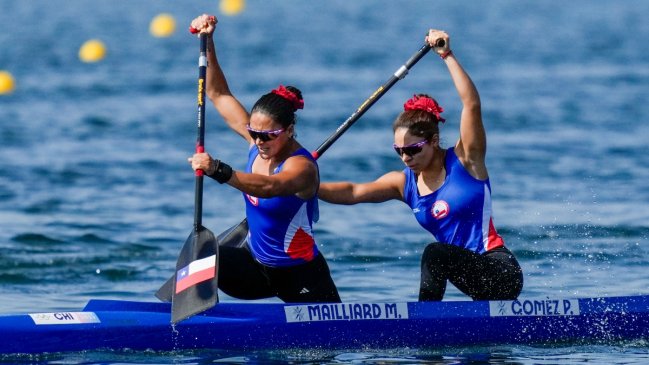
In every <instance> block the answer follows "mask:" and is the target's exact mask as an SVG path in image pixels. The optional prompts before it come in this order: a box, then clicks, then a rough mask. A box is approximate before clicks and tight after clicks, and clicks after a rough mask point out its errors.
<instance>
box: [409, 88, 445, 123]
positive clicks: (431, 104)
mask: <svg viewBox="0 0 649 365" xmlns="http://www.w3.org/2000/svg"><path fill="white" fill-rule="evenodd" d="M403 110H405V111H409V110H423V111H425V112H428V113H432V114H435V116H436V117H437V120H438V121H440V122H442V123H444V122H445V121H446V119H444V118H442V115H441V114H440V113H442V112H443V111H444V109H442V107H441V106H440V105H439V104H437V102H436V101H435V99H433V98H430V97H427V96H417V95H413V97H412V98H410V99H408V101H406V103H405V104H403Z"/></svg>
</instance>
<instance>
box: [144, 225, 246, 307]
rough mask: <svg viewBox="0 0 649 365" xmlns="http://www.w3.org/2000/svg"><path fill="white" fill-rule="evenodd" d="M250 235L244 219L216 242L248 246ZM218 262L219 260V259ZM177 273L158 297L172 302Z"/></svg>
mask: <svg viewBox="0 0 649 365" xmlns="http://www.w3.org/2000/svg"><path fill="white" fill-rule="evenodd" d="M247 237H248V220H247V219H244V220H242V221H241V222H240V223H238V224H235V225H234V226H232V227H230V228H228V229H226V230H225V231H223V232H222V233H221V234H219V235H218V237H216V242H217V243H218V245H219V246H225V247H236V248H244V249H245V247H246V239H247ZM217 264H218V261H217ZM175 281H176V275H175V274H174V275H172V276H171V277H170V278H169V280H167V281H166V282H165V283H164V284H163V285H162V286H161V287H160V289H158V291H157V292H156V293H155V296H156V298H158V299H160V300H161V301H163V302H171V300H172V298H173V292H174V283H175Z"/></svg>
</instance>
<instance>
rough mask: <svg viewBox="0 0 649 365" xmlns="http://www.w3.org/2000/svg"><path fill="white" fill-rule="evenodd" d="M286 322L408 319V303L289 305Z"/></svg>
mask: <svg viewBox="0 0 649 365" xmlns="http://www.w3.org/2000/svg"><path fill="white" fill-rule="evenodd" d="M284 312H285V314H286V322H288V323H291V322H318V321H350V320H366V319H407V318H408V303H335V304H334V303H331V304H312V305H287V306H285V307H284Z"/></svg>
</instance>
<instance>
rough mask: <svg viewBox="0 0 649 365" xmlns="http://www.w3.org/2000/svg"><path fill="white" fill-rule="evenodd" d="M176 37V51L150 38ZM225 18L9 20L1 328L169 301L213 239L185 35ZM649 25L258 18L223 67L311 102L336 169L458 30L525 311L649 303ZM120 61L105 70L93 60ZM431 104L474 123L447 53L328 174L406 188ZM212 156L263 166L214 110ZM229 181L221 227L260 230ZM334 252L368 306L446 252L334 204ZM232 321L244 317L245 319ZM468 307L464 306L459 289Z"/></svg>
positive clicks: (509, 356) (314, 5) (252, 356)
mask: <svg viewBox="0 0 649 365" xmlns="http://www.w3.org/2000/svg"><path fill="white" fill-rule="evenodd" d="M162 12H168V13H171V14H173V16H174V17H175V19H176V21H177V25H178V30H177V31H176V33H175V34H174V35H173V36H172V37H170V38H154V37H152V36H151V35H150V34H149V31H148V27H149V22H150V21H151V19H152V18H153V17H154V16H155V15H157V14H159V13H162ZM203 12H209V13H215V14H217V15H220V14H219V13H218V12H219V10H218V2H217V1H191V2H178V1H162V0H155V1H154V0H150V1H131V2H114V1H108V0H96V1H92V2H87V1H77V0H75V1H70V0H66V1H63V0H53V1H43V0H36V1H11V0H0V70H6V71H9V72H10V73H11V74H12V75H13V76H14V78H15V80H16V90H15V91H14V93H12V94H11V95H0V298H1V300H0V313H5V312H36V311H55V310H56V311H58V310H76V309H79V308H81V307H82V306H83V305H84V304H85V302H86V301H87V300H88V299H90V298H107V299H128V300H155V298H154V297H153V293H154V292H155V291H156V290H157V288H158V287H159V286H160V285H161V284H162V283H163V282H164V281H165V280H166V279H167V278H168V276H169V275H170V274H171V272H172V271H173V268H174V265H175V259H176V255H177V253H178V251H179V250H180V247H181V246H182V244H183V243H184V241H185V239H186V237H187V235H188V234H189V233H190V232H191V227H192V222H193V203H194V201H193V195H194V175H193V173H192V171H191V169H190V168H189V166H188V165H187V163H186V157H187V156H189V155H190V154H191V153H192V151H193V149H194V144H195V138H196V137H195V134H196V128H195V119H196V107H195V105H196V78H197V74H198V71H197V56H198V41H197V40H196V38H193V37H192V36H190V35H189V34H188V33H187V32H186V31H185V29H186V28H187V26H188V24H189V22H190V20H191V19H192V18H193V17H194V16H196V15H199V14H201V13H203ZM647 14H649V2H646V1H641V0H636V1H632V0H629V1H596V0H595V1H569V2H564V1H514V0H512V1H508V0H495V1H490V2H484V3H482V2H477V1H472V2H457V1H435V2H432V1H424V0H421V1H419V0H417V1H408V2H397V1H387V0H386V1H327V2H305V1H299V0H288V1H282V2H279V1H272V2H271V1H249V2H248V3H247V7H246V9H245V11H244V12H242V13H241V14H239V15H238V16H235V17H227V16H220V23H219V26H218V30H217V47H219V49H220V57H221V62H222V65H223V68H224V69H225V72H226V74H227V75H228V77H229V82H230V86H231V89H232V90H233V91H234V92H235V94H236V95H237V96H238V97H239V98H240V100H241V101H242V102H243V103H244V104H245V105H246V106H247V107H250V106H251V105H252V103H253V102H254V101H255V100H256V98H257V97H258V96H259V95H261V94H262V93H265V92H267V91H268V90H270V89H272V88H274V87H276V86H277V85H278V84H280V83H281V84H293V85H296V86H298V87H299V88H301V90H302V91H303V93H304V96H305V102H306V107H305V109H304V110H303V111H300V114H299V117H300V120H299V122H298V134H299V139H300V141H301V142H302V143H303V144H304V145H305V146H306V147H308V148H309V149H315V148H316V147H317V146H318V145H319V144H320V143H321V142H322V141H323V140H324V139H325V138H326V137H327V136H329V134H331V133H333V131H334V130H335V129H336V127H337V126H338V125H339V124H340V123H341V122H342V121H344V120H345V119H346V118H347V117H348V116H349V115H350V114H351V113H352V112H353V111H354V110H355V109H356V108H357V107H358V106H359V105H360V104H361V103H362V102H363V101H364V100H365V99H366V98H367V97H368V96H369V95H370V94H371V93H372V92H373V91H374V90H375V89H376V88H377V87H378V86H379V85H381V84H382V83H384V82H385V81H386V80H387V79H388V78H389V77H390V76H391V75H392V73H393V72H394V71H395V70H396V69H397V68H398V67H399V66H400V65H401V64H402V63H403V62H405V61H406V60H407V59H408V58H409V57H410V56H411V55H412V54H413V53H414V52H415V51H417V50H418V49H419V48H420V46H421V45H422V41H423V36H424V33H425V32H426V30H427V29H428V28H429V27H436V28H440V29H444V30H446V31H448V32H449V33H450V35H451V44H452V47H453V49H454V52H455V54H456V55H457V57H458V58H459V59H460V61H461V62H462V64H463V65H464V66H465V68H466V69H467V70H468V72H469V73H470V75H471V76H472V78H473V80H474V82H475V83H476V85H477V87H478V89H479V91H480V94H481V98H482V105H483V113H484V120H485V123H486V128H487V131H488V137H489V153H488V167H489V171H490V175H491V180H492V188H493V198H494V209H495V223H496V226H497V228H498V229H499V231H500V233H501V234H502V235H503V236H504V238H505V240H506V244H507V245H508V246H509V247H510V248H511V249H512V250H513V251H514V252H515V254H516V255H517V256H518V258H519V259H520V261H521V265H522V267H523V269H524V271H525V288H524V290H523V294H522V295H523V296H527V297H545V296H554V297H556V296H563V297H566V296H569V297H586V296H609V295H634V294H647V293H648V292H649V275H648V274H647V266H649V188H648V186H649V183H648V181H649V147H648V143H647V138H649V104H648V103H647V100H649V51H648V50H647V39H649V22H647V21H646V16H647ZM91 38H99V39H101V40H102V41H103V42H104V43H105V44H106V47H107V51H108V54H107V56H106V58H104V59H103V60H102V61H101V62H99V63H95V64H84V63H81V62H80V61H79V60H78V57H77V52H78V49H79V47H80V46H81V44H82V43H83V42H85V41H86V40H88V39H91ZM416 92H426V93H429V94H431V95H433V96H435V97H436V99H438V101H439V102H440V104H441V105H442V106H443V107H444V108H445V110H446V112H445V116H446V118H447V120H448V121H447V123H446V124H445V125H444V126H443V130H442V140H443V144H444V145H446V146H449V145H452V144H453V143H454V142H455V140H456V138H457V130H458V120H459V111H460V102H459V99H458V96H457V93H456V91H455V89H454V87H453V85H452V83H451V81H450V77H449V75H448V72H447V70H446V68H445V66H444V65H443V63H442V62H441V61H440V60H439V58H437V57H436V56H435V55H433V54H430V55H428V56H427V57H426V58H424V59H423V60H422V61H420V63H419V64H417V65H416V66H415V67H414V68H413V70H412V71H411V72H410V74H409V75H408V76H407V77H406V78H405V79H404V80H402V81H400V82H399V83H398V84H396V86H395V87H394V88H393V89H392V90H390V92H389V93H388V94H386V95H385V96H384V97H383V98H382V99H381V100H380V101H379V102H378V103H377V104H376V105H375V106H374V107H373V108H372V109H371V110H370V111H369V112H368V113H367V114H366V115H365V116H364V117H363V118H362V119H361V120H360V121H359V122H358V123H356V125H354V126H353V127H352V128H351V129H350V130H349V131H348V132H347V133H346V134H345V135H344V136H343V137H342V138H341V139H340V140H339V141H338V142H336V144H335V145H334V146H333V147H332V148H331V149H330V150H329V151H327V153H326V155H325V156H324V157H322V158H321V159H320V166H321V173H322V176H323V179H324V180H340V179H348V180H355V181H365V180H371V179H374V178H376V177H378V176H380V175H381V174H382V173H384V172H385V171H388V170H397V169H401V168H402V163H401V162H400V160H399V159H398V158H397V157H396V156H395V155H394V152H393V151H392V150H391V143H392V135H391V129H390V125H391V122H392V120H393V119H394V117H395V116H396V115H397V114H398V112H399V111H400V110H401V106H402V104H403V102H404V101H405V100H406V99H407V98H408V97H409V96H411V95H412V94H413V93H416ZM206 146H207V149H208V150H209V151H210V152H212V153H213V154H214V155H216V156H217V157H218V158H221V159H223V160H225V161H227V162H229V163H230V164H232V165H233V166H234V167H235V168H239V169H241V168H243V166H244V164H245V159H246V146H245V144H244V142H243V140H241V139H240V138H239V137H236V136H235V135H234V134H233V133H232V132H230V131H229V130H228V129H227V128H226V127H225V126H224V123H223V122H222V121H221V120H220V119H219V117H218V114H217V113H216V112H215V111H214V110H213V109H208V112H207V137H206ZM217 185H218V184H214V183H211V182H209V181H208V182H207V184H206V186H205V200H204V201H205V211H204V224H205V226H207V227H208V228H210V229H211V230H212V231H214V232H220V231H222V230H224V229H226V228H227V227H229V226H230V225H232V224H234V223H237V222H239V221H240V220H241V219H242V218H243V207H244V205H243V201H242V199H241V196H240V194H239V193H238V192H237V191H235V190H234V189H232V188H230V187H228V186H217ZM316 235H317V239H318V241H319V244H320V247H321V250H322V252H323V253H324V254H325V256H326V257H327V259H328V261H329V265H330V267H331V270H332V274H333V277H334V279H335V281H336V283H337V284H338V287H339V289H340V293H341V296H342V298H343V300H345V301H361V300H363V301H396V300H399V301H404V300H416V298H417V291H418V281H419V276H418V273H419V269H418V265H419V257H420V254H421V251H422V249H423V247H424V245H425V244H426V243H427V242H429V241H431V237H430V236H429V235H428V234H426V233H425V232H424V231H423V230H422V229H421V228H420V227H419V226H418V225H417V224H416V222H415V221H414V219H413V217H412V216H411V213H410V212H409V210H408V209H407V207H406V206H405V205H404V204H402V203H398V202H392V203H385V204H381V205H371V204H368V205H358V206H353V207H348V206H333V205H329V204H325V203H322V204H321V221H320V223H318V224H317V225H316ZM221 299H222V300H223V301H232V300H234V299H232V298H228V297H227V296H222V297H221ZM447 299H448V300H464V299H466V297H464V296H463V295H462V294H461V293H459V292H458V291H457V290H455V289H454V288H452V287H449V291H448V294H447ZM27 361H43V362H49V363H57V364H61V363H66V364H76V363H84V364H86V363H129V364H144V363H146V364H149V363H182V364H184V363H187V364H190V363H191V364H196V363H211V362H238V363H242V362H256V363H268V362H274V363H345V364H352V363H362V364H371V363H437V364H460V363H471V364H478V363H499V364H573V363H583V362H588V363H598V364H611V363H617V364H641V363H647V362H649V346H647V345H646V343H634V344H625V345H616V344H613V345H601V346H588V347H584V346H580V347H559V348H556V347H555V348H544V347H524V346H515V347H498V348H457V349H430V350H407V349H406V350H399V351H396V350H389V351H388V350H386V351H382V350H367V349H358V351H356V352H354V351H345V352H290V351H288V352H270V353H245V354H231V353H221V352H218V353H216V352H209V351H205V352H181V353H172V354H156V353H121V352H119V353H113V352H101V353H76V354H63V355H56V356H51V357H45V358H36V359H27Z"/></svg>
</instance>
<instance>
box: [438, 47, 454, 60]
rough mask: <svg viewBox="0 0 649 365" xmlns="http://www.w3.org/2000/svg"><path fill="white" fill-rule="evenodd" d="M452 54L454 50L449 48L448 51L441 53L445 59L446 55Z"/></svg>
mask: <svg viewBox="0 0 649 365" xmlns="http://www.w3.org/2000/svg"><path fill="white" fill-rule="evenodd" d="M451 54H453V51H451V50H450V49H449V50H448V51H446V52H444V53H442V54H441V55H439V56H440V57H441V58H442V59H443V60H445V59H446V57H448V56H449V55H451Z"/></svg>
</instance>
